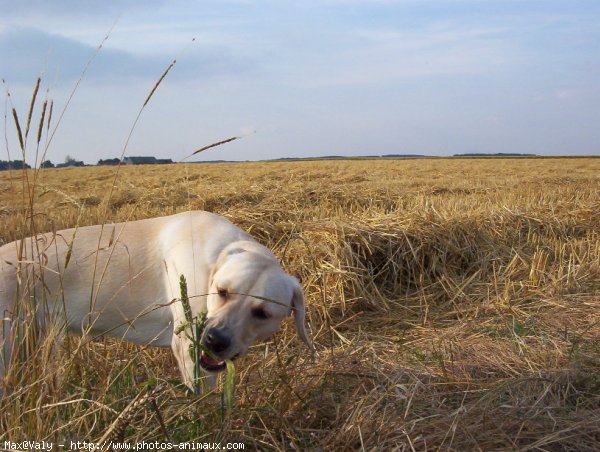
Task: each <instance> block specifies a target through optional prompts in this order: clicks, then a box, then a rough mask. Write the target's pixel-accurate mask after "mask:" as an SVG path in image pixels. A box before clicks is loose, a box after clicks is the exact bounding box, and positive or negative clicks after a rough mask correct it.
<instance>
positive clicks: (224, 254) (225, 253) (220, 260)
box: [208, 248, 246, 287]
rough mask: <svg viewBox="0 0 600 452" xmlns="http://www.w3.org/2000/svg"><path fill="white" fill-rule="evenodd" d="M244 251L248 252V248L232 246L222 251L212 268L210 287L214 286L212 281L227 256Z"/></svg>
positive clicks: (209, 277)
mask: <svg viewBox="0 0 600 452" xmlns="http://www.w3.org/2000/svg"><path fill="white" fill-rule="evenodd" d="M244 252H246V250H245V249H243V248H231V249H225V250H223V251H221V253H220V254H219V256H218V257H217V260H216V262H215V263H214V264H213V265H212V267H211V268H210V274H209V275H208V287H210V286H212V282H213V278H214V276H215V273H217V270H218V269H219V268H221V266H222V265H223V264H224V263H225V261H226V260H227V258H228V257H229V256H231V255H233V254H240V253H244Z"/></svg>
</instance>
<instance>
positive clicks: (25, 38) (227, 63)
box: [0, 27, 253, 84]
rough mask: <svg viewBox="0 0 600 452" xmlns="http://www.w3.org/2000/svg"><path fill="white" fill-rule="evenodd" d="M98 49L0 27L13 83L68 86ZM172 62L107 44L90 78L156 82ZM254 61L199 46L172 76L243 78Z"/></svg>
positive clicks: (0, 70) (2, 54)
mask: <svg viewBox="0 0 600 452" xmlns="http://www.w3.org/2000/svg"><path fill="white" fill-rule="evenodd" d="M95 50H96V48H95V47H94V46H91V45H88V44H84V43H82V42H79V41H77V40H74V39H71V38H66V37H64V36H61V35H59V34H53V33H47V32H44V31H41V30H38V29H35V28H23V27H3V28H2V29H0V61H2V62H3V64H2V66H0V76H1V77H2V78H4V79H6V80H7V81H9V82H11V83H13V84H14V83H20V82H26V83H30V82H31V79H32V78H34V77H35V76H36V75H38V74H40V73H44V74H46V76H47V77H48V78H50V79H51V80H54V79H57V80H59V81H60V82H68V81H72V80H74V79H77V78H79V76H80V75H81V72H82V70H83V68H84V67H85V65H86V62H87V61H88V60H89V59H90V57H91V56H92V55H93V54H94V52H95ZM171 59H172V57H171V56H167V55H139V54H135V53H131V52H127V51H124V50H117V49H114V48H110V47H109V46H104V47H103V48H102V49H101V51H100V52H99V53H98V56H97V57H96V59H95V60H94V62H93V65H92V67H91V69H90V70H89V72H88V73H87V74H86V78H87V79H90V80H92V81H102V82H109V83H110V82H115V83H116V82H118V83H123V82H125V81H127V80H132V79H137V78H143V79H148V78H156V77H157V76H158V75H160V72H161V71H162V70H163V69H164V68H165V67H166V65H167V64H168V63H169V62H170V60H171ZM252 66H253V65H252V62H250V61H247V60H244V59H241V58H240V59H236V58H234V57H233V56H232V55H231V54H230V52H228V51H227V49H223V48H219V47H210V46H201V45H195V46H194V47H192V48H191V49H190V50H189V52H187V54H186V56H185V64H179V66H178V68H177V69H178V70H177V71H173V72H174V74H173V75H172V76H171V78H173V77H174V78H176V79H180V80H181V79H192V78H193V79H197V78H202V77H207V76H212V75H222V74H239V73H243V72H244V71H248V70H251V68H252Z"/></svg>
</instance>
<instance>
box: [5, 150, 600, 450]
mask: <svg viewBox="0 0 600 452" xmlns="http://www.w3.org/2000/svg"><path fill="white" fill-rule="evenodd" d="M114 175H115V168H108V167H104V168H81V169H62V170H54V169H50V170H42V171H40V172H39V174H38V176H37V180H36V181H35V191H34V192H33V194H31V195H27V196H26V197H24V196H23V187H26V186H27V183H30V184H33V177H34V176H33V173H31V172H30V173H28V174H27V176H26V178H24V176H23V174H22V173H20V172H13V173H12V174H11V173H8V172H3V173H0V192H1V193H2V196H1V197H0V243H5V242H8V241H12V240H14V239H16V238H19V237H22V236H23V235H27V234H29V233H30V232H31V230H32V229H31V228H32V226H31V222H30V221H29V220H27V219H24V217H25V216H27V217H29V218H34V219H35V225H36V226H35V227H36V229H37V230H38V231H44V232H45V231H52V230H58V229H62V228H66V227H72V226H75V225H76V224H79V225H90V224H97V223H100V222H102V221H103V220H106V221H127V220H133V219H140V218H148V217H153V216H161V215H169V214H172V213H175V212H180V211H184V210H188V209H203V210H208V211H212V212H216V213H219V214H222V215H224V216H226V217H227V218H229V219H231V220H232V221H233V222H234V223H236V224H237V225H239V226H241V227H242V228H244V229H246V230H247V231H249V232H250V233H251V234H253V235H254V237H256V238H257V240H258V241H260V242H261V243H263V244H265V245H266V246H268V247H270V248H271V249H272V250H274V252H275V254H277V255H278V256H279V257H281V258H282V259H283V263H284V267H285V268H286V270H287V271H288V272H289V273H291V274H294V275H296V276H297V277H298V278H300V280H301V281H302V284H303V286H304V289H305V293H306V297H307V303H308V319H309V324H310V331H311V333H312V336H313V339H314V341H315V344H316V346H317V349H318V356H317V357H316V358H315V359H314V360H312V359H311V358H310V355H309V354H308V353H307V350H306V348H305V347H304V346H303V344H302V343H301V341H300V340H299V339H298V338H297V337H296V336H295V332H294V328H293V325H292V323H293V322H290V321H287V322H286V324H285V325H284V328H283V330H282V331H281V332H280V333H279V334H278V335H277V336H276V337H275V338H274V339H273V341H272V342H270V343H268V344H266V345H265V344H261V345H258V346H256V347H254V348H253V349H252V351H251V353H249V355H248V356H246V357H245V358H243V359H241V360H239V361H237V362H236V368H237V375H236V399H235V403H234V407H233V410H232V411H230V412H228V413H226V412H225V411H224V410H223V406H222V403H221V396H220V394H219V393H216V394H209V395H208V396H204V397H202V398H198V397H193V396H189V395H187V394H186V393H184V392H183V391H182V390H180V389H178V388H177V387H176V386H175V383H174V382H176V380H177V379H178V371H177V369H176V367H175V362H174V359H173V358H172V357H171V354H170V351H169V350H159V349H152V348H140V347H135V346H132V345H130V344H125V343H119V342H118V341H115V340H112V339H105V340H101V341H96V342H90V343H83V342H82V341H80V340H79V339H78V338H76V337H72V338H69V339H68V340H65V341H59V344H60V346H59V347H58V348H59V349H58V350H54V351H52V352H48V353H42V352H39V353H37V354H35V356H33V357H32V358H31V360H30V362H29V364H28V365H27V366H25V368H24V369H23V370H22V371H21V374H22V380H21V381H20V382H18V383H17V386H16V388H14V390H13V391H12V392H11V393H9V394H8V395H6V396H5V397H4V399H2V400H1V401H0V442H1V441H4V440H12V441H23V440H24V439H38V440H42V439H45V440H47V441H54V442H57V441H65V440H69V439H81V440H88V441H92V440H99V439H101V438H104V439H106V438H112V439H125V440H129V441H136V440H145V441H155V440H158V441H159V442H160V441H167V438H168V439H169V440H170V441H172V442H180V441H192V440H196V441H201V442H203V441H221V442H223V443H225V442H227V441H236V442H244V443H245V445H246V450H255V449H264V450H306V449H310V448H313V449H315V450H353V449H358V450H417V451H423V450H456V451H467V450H484V451H490V450H513V449H514V450H578V451H583V450H598V447H600V446H599V444H600V159H427V160H385V161H383V160H344V161H341V160H340V161H309V162H264V163H228V164H197V165H196V164H188V165H172V166H141V167H123V168H121V170H120V174H119V176H118V178H117V179H116V182H115V184H114V192H113V193H112V195H111V198H110V199H108V194H109V192H110V188H111V186H112V185H113V180H114ZM25 191H27V189H25ZM27 198H29V200H28V199H27ZM30 200H33V206H34V211H33V216H32V215H31V212H28V211H27V209H28V208H26V207H24V206H28V205H31V202H30ZM49 348H50V347H49V346H48V345H47V344H45V345H44V346H42V347H41V349H42V350H48V349H49ZM165 380H166V381H168V382H170V383H169V384H167V385H166V386H163V387H162V390H161V391H159V392H158V393H157V394H156V395H155V396H154V400H155V403H151V401H150V400H146V399H148V397H146V399H144V400H142V403H137V404H131V402H132V401H133V400H134V399H135V398H136V396H138V395H139V394H143V393H144V392H145V391H146V390H147V387H148V385H149V383H150V384H156V382H158V381H165ZM124 411H125V415H123V416H120V417H119V415H120V413H123V412H124Z"/></svg>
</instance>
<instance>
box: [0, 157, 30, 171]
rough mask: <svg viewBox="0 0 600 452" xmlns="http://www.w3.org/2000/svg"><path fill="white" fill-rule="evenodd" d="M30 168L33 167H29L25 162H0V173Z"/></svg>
mask: <svg viewBox="0 0 600 452" xmlns="http://www.w3.org/2000/svg"><path fill="white" fill-rule="evenodd" d="M29 168H31V166H29V165H28V164H27V163H25V162H24V161H23V160H0V171H6V170H11V169H13V170H20V169H29Z"/></svg>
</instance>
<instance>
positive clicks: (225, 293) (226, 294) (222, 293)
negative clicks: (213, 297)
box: [217, 289, 229, 300]
mask: <svg viewBox="0 0 600 452" xmlns="http://www.w3.org/2000/svg"><path fill="white" fill-rule="evenodd" d="M217 293H218V294H219V297H221V298H222V299H223V300H227V299H228V298H229V292H228V291H227V289H217Z"/></svg>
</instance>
